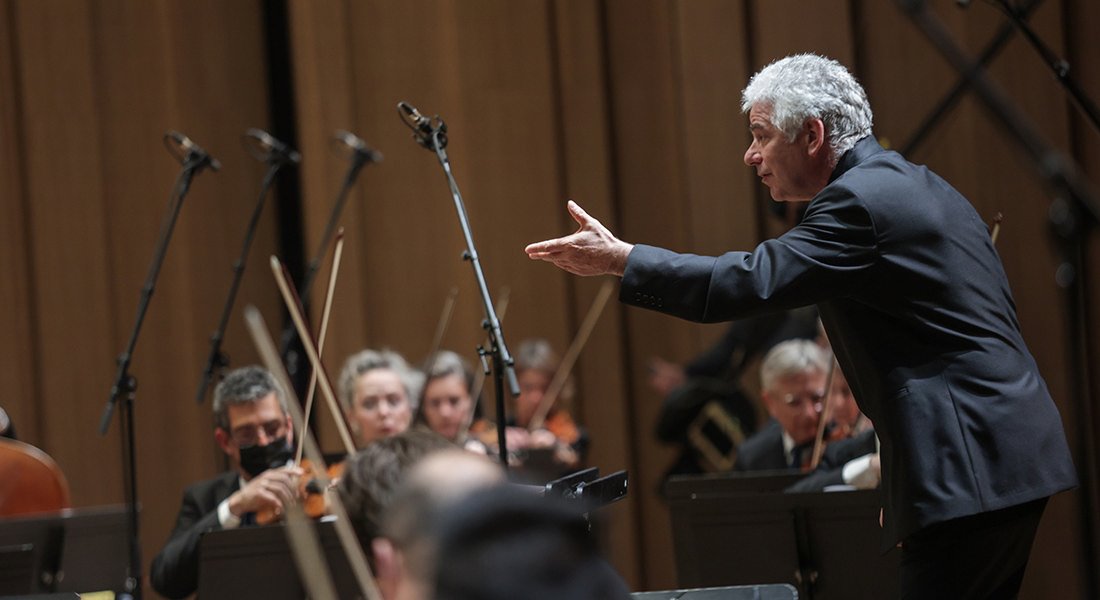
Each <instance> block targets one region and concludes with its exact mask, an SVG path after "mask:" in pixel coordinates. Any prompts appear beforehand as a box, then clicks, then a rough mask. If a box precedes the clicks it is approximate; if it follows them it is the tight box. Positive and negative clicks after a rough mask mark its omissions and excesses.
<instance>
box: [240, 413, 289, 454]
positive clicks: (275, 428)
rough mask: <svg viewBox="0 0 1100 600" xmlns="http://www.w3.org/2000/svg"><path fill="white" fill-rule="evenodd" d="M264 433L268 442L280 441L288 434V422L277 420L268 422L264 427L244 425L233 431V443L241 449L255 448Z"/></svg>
mask: <svg viewBox="0 0 1100 600" xmlns="http://www.w3.org/2000/svg"><path fill="white" fill-rule="evenodd" d="M261 431H263V433H264V437H265V438H266V439H267V441H269V442H270V441H271V440H274V439H278V438H281V437H283V435H285V434H286V421H285V420H282V419H277V420H274V421H268V422H267V423H264V424H263V425H260V426H256V425H242V426H240V427H237V428H235V429H233V432H232V434H231V436H232V438H233V441H234V442H236V443H237V446H239V447H241V448H247V447H249V446H255V445H256V444H259V443H260V432H261Z"/></svg>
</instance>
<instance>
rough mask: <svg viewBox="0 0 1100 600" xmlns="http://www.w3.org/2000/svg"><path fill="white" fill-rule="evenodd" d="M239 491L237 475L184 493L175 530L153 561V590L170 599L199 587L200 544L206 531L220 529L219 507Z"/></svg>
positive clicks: (233, 473)
mask: <svg viewBox="0 0 1100 600" xmlns="http://www.w3.org/2000/svg"><path fill="white" fill-rule="evenodd" d="M238 489H240V475H238V474H237V472H236V471H228V472H225V473H222V474H221V475H219V476H218V477H215V478H214V479H209V480H207V481H201V482H199V483H196V484H194V485H192V486H190V487H188V488H187V490H185V491H184V492H183V503H182V505H181V506H180V512H179V515H178V516H177V517H176V527H175V529H173V530H172V535H171V536H169V537H168V543H166V544H165V545H164V548H162V549H161V551H160V552H159V553H158V554H157V556H156V558H154V559H153V566H152V569H151V570H150V572H151V574H150V578H151V582H152V584H153V589H155V590H156V591H157V592H158V593H160V594H161V595H163V596H167V597H168V598H183V597H185V596H189V595H191V594H193V593H195V590H196V589H197V588H198V586H199V540H200V538H201V537H202V534H204V533H206V532H207V531H212V530H215V529H221V523H219V522H218V505H219V504H221V502H222V500H225V499H226V498H228V497H229V496H231V495H232V494H233V492H236V491H237V490H238Z"/></svg>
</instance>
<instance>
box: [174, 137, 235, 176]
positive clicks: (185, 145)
mask: <svg viewBox="0 0 1100 600" xmlns="http://www.w3.org/2000/svg"><path fill="white" fill-rule="evenodd" d="M164 141H165V143H166V144H167V143H168V142H169V141H171V142H172V143H173V144H175V145H176V149H175V150H172V148H171V147H169V150H172V153H173V154H175V155H176V156H177V157H179V158H180V159H181V160H182V161H183V162H188V161H190V160H192V159H195V160H196V161H197V164H198V166H200V167H202V166H208V167H210V168H211V169H213V170H215V171H218V170H220V169H221V168H222V164H221V163H220V162H218V159H216V158H214V157H213V156H210V153H209V152H207V151H206V150H203V149H202V146H199V145H198V144H196V143H195V142H192V141H191V138H189V137H187V136H186V135H183V134H182V133H180V132H178V131H176V130H174V129H173V130H169V131H168V132H167V133H165V134H164ZM181 150H182V152H180V151H181Z"/></svg>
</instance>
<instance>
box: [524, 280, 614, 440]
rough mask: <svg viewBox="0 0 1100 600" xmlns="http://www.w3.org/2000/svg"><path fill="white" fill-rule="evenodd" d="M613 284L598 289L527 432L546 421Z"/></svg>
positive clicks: (612, 282)
mask: <svg viewBox="0 0 1100 600" xmlns="http://www.w3.org/2000/svg"><path fill="white" fill-rule="evenodd" d="M614 287H615V282H614V281H613V280H611V279H608V280H607V281H605V282H604V283H603V286H602V287H600V291H599V292H598V293H597V294H596V299H595V300H593V301H592V306H591V307H590V308H589V309H588V314H587V315H585V317H584V321H582V322H581V327H580V329H579V330H578V331H577V335H576V337H574V338H573V343H572V344H570V345H569V350H567V351H566V352H565V356H563V357H562V359H561V363H560V364H559V365H558V370H557V371H555V372H554V377H553V378H551V379H550V384H549V385H547V386H546V393H545V394H544V395H543V396H542V401H541V402H539V405H538V408H536V409H535V412H534V414H532V415H531V422H530V423H528V424H527V429H528V430H529V431H534V430H536V429H538V428H540V427H542V425H543V423H544V422H545V421H546V416H547V415H548V414H550V409H551V408H552V407H553V406H554V401H555V400H557V399H558V395H559V394H561V391H562V389H564V388H565V382H566V380H567V379H568V378H569V373H570V372H571V371H572V370H573V367H574V366H575V365H576V363H577V358H578V357H579V356H580V354H581V350H583V349H584V345H585V344H586V343H587V342H588V336H590V335H591V334H592V330H593V329H595V328H596V322H597V321H599V320H600V315H602V314H603V309H604V307H605V306H607V300H608V299H609V298H610V297H611V292H612V291H614Z"/></svg>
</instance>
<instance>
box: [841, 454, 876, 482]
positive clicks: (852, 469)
mask: <svg viewBox="0 0 1100 600" xmlns="http://www.w3.org/2000/svg"><path fill="white" fill-rule="evenodd" d="M872 456H874V455H873V454H865V455H863V456H861V457H859V458H855V459H852V460H850V461H848V463H847V464H845V465H844V469H843V470H842V471H841V476H842V477H843V478H844V483H847V484H848V485H850V486H853V487H855V488H856V489H860V490H870V489H873V488H876V487H878V480H879V476H878V474H876V473H875V472H874V471H872V470H871V457H872Z"/></svg>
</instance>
